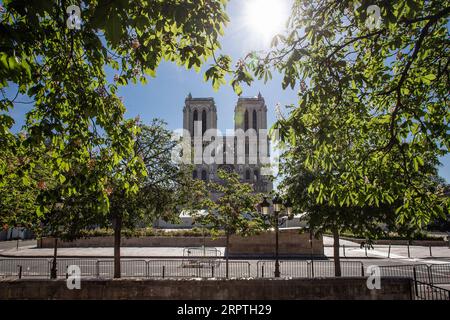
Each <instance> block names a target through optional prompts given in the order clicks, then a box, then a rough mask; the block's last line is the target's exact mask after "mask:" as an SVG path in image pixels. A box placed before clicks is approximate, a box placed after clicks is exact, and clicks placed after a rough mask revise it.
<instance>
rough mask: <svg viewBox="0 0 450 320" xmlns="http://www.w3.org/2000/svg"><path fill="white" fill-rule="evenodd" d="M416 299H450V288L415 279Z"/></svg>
mask: <svg viewBox="0 0 450 320" xmlns="http://www.w3.org/2000/svg"><path fill="white" fill-rule="evenodd" d="M412 298H413V299H414V300H450V290H447V289H444V288H440V287H437V286H435V285H432V284H430V283H425V282H421V281H414V294H413V297H412Z"/></svg>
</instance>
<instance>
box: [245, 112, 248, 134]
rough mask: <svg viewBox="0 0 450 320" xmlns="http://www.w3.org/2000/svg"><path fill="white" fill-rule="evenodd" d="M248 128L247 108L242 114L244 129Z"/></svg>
mask: <svg viewBox="0 0 450 320" xmlns="http://www.w3.org/2000/svg"><path fill="white" fill-rule="evenodd" d="M247 130H248V110H245V115H244V131H247Z"/></svg>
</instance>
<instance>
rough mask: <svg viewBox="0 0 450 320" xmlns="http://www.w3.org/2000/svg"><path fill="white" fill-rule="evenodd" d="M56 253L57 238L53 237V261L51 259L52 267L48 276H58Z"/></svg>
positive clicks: (52, 277)
mask: <svg viewBox="0 0 450 320" xmlns="http://www.w3.org/2000/svg"><path fill="white" fill-rule="evenodd" d="M57 255H58V238H57V237H55V241H54V243H53V261H52V269H51V271H50V278H51V279H56V278H57V277H58V274H57V267H56V266H57V265H56V256H57Z"/></svg>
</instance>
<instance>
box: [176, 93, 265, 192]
mask: <svg viewBox="0 0 450 320" xmlns="http://www.w3.org/2000/svg"><path fill="white" fill-rule="evenodd" d="M234 115H235V117H234V119H235V120H234V132H239V129H240V130H242V131H240V132H243V133H245V134H246V136H245V137H243V139H242V140H239V139H238V137H236V136H226V135H224V136H223V137H222V139H223V145H218V144H217V147H216V148H215V150H214V152H213V155H214V156H215V157H216V159H217V158H220V159H223V161H219V163H217V162H218V161H215V162H214V163H205V161H204V159H201V158H200V159H197V161H196V162H195V168H194V171H193V177H194V178H197V179H202V180H205V181H214V182H220V181H219V179H218V178H217V170H218V169H224V170H227V171H234V172H237V173H238V174H239V176H240V177H241V181H242V182H246V183H250V184H251V185H252V186H253V188H254V190H255V192H262V193H267V192H270V191H271V190H272V188H273V183H272V181H270V180H269V179H268V176H266V175H264V174H262V170H264V169H263V167H264V163H262V162H261V157H260V155H261V154H262V155H267V157H268V156H269V155H270V151H269V147H270V145H269V142H266V143H264V141H267V139H264V141H263V142H262V143H260V137H261V136H263V135H264V134H263V132H264V133H265V132H266V131H267V106H266V104H265V101H264V98H263V97H262V96H261V94H259V95H258V96H257V97H254V98H238V101H237V103H236V106H235V109H234ZM196 125H197V128H196V127H195V126H196ZM183 128H184V129H185V130H186V131H188V132H189V133H190V135H191V137H192V138H193V139H192V140H191V143H192V148H193V149H194V148H195V146H194V144H195V141H194V140H195V137H194V133H195V129H197V130H201V134H202V135H203V134H204V133H205V132H206V131H207V130H209V132H211V129H212V130H213V131H214V130H217V109H216V104H215V102H214V99H213V98H193V97H192V96H191V95H190V94H189V96H188V97H187V98H186V100H185V106H184V108H183ZM260 130H261V132H260ZM262 130H264V131H262ZM260 133H261V136H260ZM224 134H225V133H224ZM265 138H267V135H266V136H265ZM244 139H245V142H244ZM230 142H231V145H230ZM240 142H244V143H242V144H241V146H242V148H241V149H239V146H238V144H239V143H240ZM209 143H210V142H206V143H205V142H203V149H202V150H204V148H206V147H207V145H208V144H209ZM244 144H245V146H244ZM262 148H264V149H262ZM239 150H241V151H242V152H241V153H239V152H238V151H239ZM214 153H215V154H214ZM194 156H195V155H193V157H194ZM199 162H200V163H199ZM220 162H222V163H220Z"/></svg>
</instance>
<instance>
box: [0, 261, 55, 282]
mask: <svg viewBox="0 0 450 320" xmlns="http://www.w3.org/2000/svg"><path fill="white" fill-rule="evenodd" d="M50 261H51V260H49V259H32V258H21V259H1V260H0V277H18V278H19V279H21V278H42V277H44V278H50V264H49V262H50Z"/></svg>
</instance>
